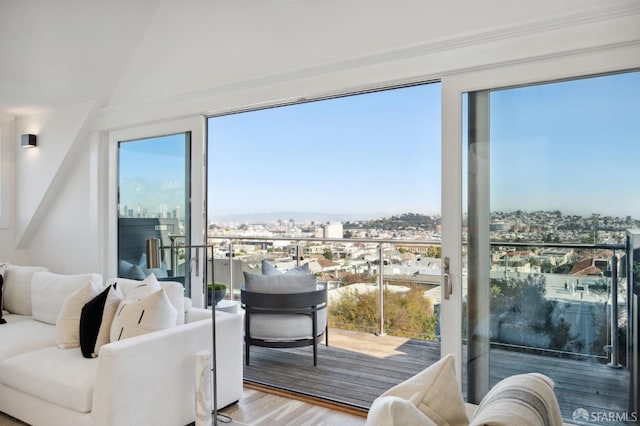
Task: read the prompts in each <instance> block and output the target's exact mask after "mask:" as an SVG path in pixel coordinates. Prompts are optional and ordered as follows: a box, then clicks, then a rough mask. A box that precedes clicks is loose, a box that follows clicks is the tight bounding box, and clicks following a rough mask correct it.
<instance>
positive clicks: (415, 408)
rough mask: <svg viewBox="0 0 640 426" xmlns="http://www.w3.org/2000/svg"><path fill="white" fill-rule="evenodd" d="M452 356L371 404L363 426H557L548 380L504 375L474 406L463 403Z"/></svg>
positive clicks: (557, 415) (559, 422)
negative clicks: (505, 376)
mask: <svg viewBox="0 0 640 426" xmlns="http://www.w3.org/2000/svg"><path fill="white" fill-rule="evenodd" d="M454 362H455V358H454V356H453V355H447V356H445V357H444V358H442V359H441V360H439V361H438V362H436V363H435V364H433V365H431V366H430V367H428V368H426V369H425V370H423V371H422V372H420V373H418V374H416V375H415V376H413V377H411V378H409V379H408V380H406V381H404V382H402V383H400V384H399V385H396V386H394V387H392V388H391V389H389V390H388V391H387V392H385V393H383V394H382V395H381V396H379V397H378V398H376V400H375V401H373V404H372V406H371V409H370V410H369V413H368V415H367V423H366V425H367V426H377V425H380V426H393V425H397V426H407V425H412V426H414V425H415V426H419V425H426V426H432V425H438V426H446V425H451V426H466V425H473V426H479V425H492V426H515V425H518V426H543V425H544V426H562V415H561V413H560V407H559V406H558V401H557V399H556V396H555V393H554V391H553V387H554V383H553V381H552V380H551V379H550V378H549V377H547V376H544V375H542V374H537V373H529V374H519V375H514V376H511V377H507V378H505V379H503V380H502V381H500V382H498V383H497V384H496V385H495V386H494V387H493V388H492V389H491V390H490V391H489V392H488V393H487V394H486V395H485V397H484V398H483V399H482V401H481V402H480V404H479V405H478V406H476V405H474V404H468V403H465V402H464V400H463V399H462V392H461V390H460V386H459V384H458V380H457V378H456V372H455V366H454Z"/></svg>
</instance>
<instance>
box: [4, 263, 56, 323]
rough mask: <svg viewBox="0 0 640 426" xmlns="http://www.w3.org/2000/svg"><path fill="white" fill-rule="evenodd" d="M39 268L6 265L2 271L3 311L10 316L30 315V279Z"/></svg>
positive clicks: (43, 269)
mask: <svg viewBox="0 0 640 426" xmlns="http://www.w3.org/2000/svg"><path fill="white" fill-rule="evenodd" d="M46 270H47V269H46V268H42V267H40V266H19V265H7V266H6V267H5V271H4V286H3V291H2V303H3V305H4V306H3V309H5V310H7V311H9V312H11V313H12V314H19V315H31V278H32V277H33V274H35V273H36V272H39V271H46Z"/></svg>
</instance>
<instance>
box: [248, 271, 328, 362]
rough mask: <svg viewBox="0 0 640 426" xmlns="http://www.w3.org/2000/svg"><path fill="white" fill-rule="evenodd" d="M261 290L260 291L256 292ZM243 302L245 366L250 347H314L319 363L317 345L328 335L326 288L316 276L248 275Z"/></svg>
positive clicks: (314, 359) (315, 356)
mask: <svg viewBox="0 0 640 426" xmlns="http://www.w3.org/2000/svg"><path fill="white" fill-rule="evenodd" d="M256 289H257V290H259V291H256ZM240 300H241V302H242V308H243V309H244V310H245V316H244V325H245V326H244V330H245V333H244V334H245V337H244V341H245V362H246V364H247V365H249V349H250V347H251V345H254V346H263V347H269V348H293V347H302V346H309V345H313V365H314V366H315V365H317V363H318V346H317V345H318V342H319V341H321V340H322V337H323V336H324V339H325V344H326V345H328V344H329V339H328V333H327V285H326V283H316V280H315V276H313V275H304V276H303V275H278V276H265V275H257V274H249V273H245V285H244V286H243V287H242V289H241V296H240Z"/></svg>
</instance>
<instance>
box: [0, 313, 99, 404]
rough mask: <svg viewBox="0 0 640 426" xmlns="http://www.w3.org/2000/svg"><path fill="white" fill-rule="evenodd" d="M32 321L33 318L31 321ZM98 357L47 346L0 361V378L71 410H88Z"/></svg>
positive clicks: (8, 383)
mask: <svg viewBox="0 0 640 426" xmlns="http://www.w3.org/2000/svg"><path fill="white" fill-rule="evenodd" d="M32 322H35V321H32ZM97 367H98V361H97V360H96V359H87V358H83V357H82V354H81V353H80V349H69V350H65V351H63V350H60V349H58V348H56V347H50V348H45V349H40V350H37V351H32V352H28V353H24V354H22V355H17V356H14V357H12V358H9V359H7V360H5V361H4V362H2V363H0V382H2V383H3V384H5V385H7V386H9V387H12V388H14V389H17V390H19V391H21V392H24V393H26V394H29V395H32V396H34V397H36V398H40V399H43V400H45V401H49V402H51V403H53V404H57V405H60V406H63V407H67V408H70V409H72V410H75V411H78V412H81V413H87V412H89V411H91V403H92V400H93V385H94V382H95V377H96V369H97Z"/></svg>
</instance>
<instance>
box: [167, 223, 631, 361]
mask: <svg viewBox="0 0 640 426" xmlns="http://www.w3.org/2000/svg"><path fill="white" fill-rule="evenodd" d="M211 240H223V241H228V244H229V268H228V271H227V274H228V280H229V282H228V286H229V289H230V291H229V293H230V298H231V300H232V301H233V300H234V297H235V295H234V291H233V277H234V267H233V261H232V260H233V256H232V253H233V244H234V242H238V241H290V242H292V244H295V245H296V262H297V264H299V263H300V256H301V245H300V243H301V242H309V243H339V244H345V243H348V244H376V245H377V250H376V251H377V254H378V279H377V286H378V289H379V290H380V291H379V298H380V299H379V306H378V309H379V313H378V318H379V324H378V334H380V335H384V334H385V328H384V309H383V307H384V291H382V290H383V286H384V266H383V265H384V259H383V256H384V250H383V246H384V245H402V244H410V245H424V246H440V245H441V241H440V240H437V239H433V240H424V239H420V240H414V239H396V238H379V239H376V238H322V237H303V236H266V235H263V236H245V235H235V234H231V235H209V236H208V237H207V242H209V241H211ZM465 244H466V243H465V242H463V245H465ZM489 244H490V246H491V247H494V248H495V247H507V248H508V247H514V248H515V247H536V248H564V249H584V250H589V249H592V250H612V251H613V252H614V259H616V260H617V259H618V257H617V256H616V251H618V250H623V251H626V249H627V247H626V244H623V243H557V242H540V241H517V242H516V241H498V240H491V241H490V242H489ZM175 248H177V247H175ZM617 278H618V277H617V274H612V287H613V286H615V289H616V290H617ZM612 297H614V298H615V300H612V309H611V318H610V326H611V334H610V336H611V340H612V341H611V342H610V343H611V344H610V345H609V346H610V347H611V352H610V357H611V359H610V360H611V362H610V364H609V365H610V366H611V367H616V368H617V367H618V366H619V364H618V361H617V360H618V347H617V344H616V342H615V340H617V339H615V338H614V336H615V337H617V329H616V326H617V316H618V312H617V302H618V300H617V291H615V292H614V291H612Z"/></svg>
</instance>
